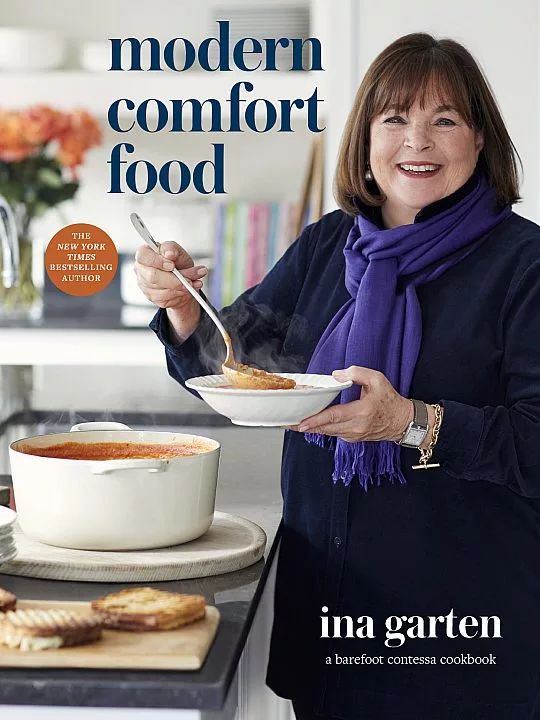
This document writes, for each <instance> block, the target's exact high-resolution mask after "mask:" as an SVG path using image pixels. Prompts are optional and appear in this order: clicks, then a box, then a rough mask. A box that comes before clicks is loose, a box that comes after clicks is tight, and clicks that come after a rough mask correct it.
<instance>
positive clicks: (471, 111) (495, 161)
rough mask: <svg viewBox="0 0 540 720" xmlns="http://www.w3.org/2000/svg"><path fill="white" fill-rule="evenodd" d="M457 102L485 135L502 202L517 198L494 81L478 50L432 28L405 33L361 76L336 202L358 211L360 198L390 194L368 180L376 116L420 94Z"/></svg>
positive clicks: (514, 165) (484, 156)
mask: <svg viewBox="0 0 540 720" xmlns="http://www.w3.org/2000/svg"><path fill="white" fill-rule="evenodd" d="M429 97H436V98H440V99H441V100H442V101H443V102H451V103H452V105H453V106H454V107H455V108H456V110H457V111H458V112H459V113H460V115H461V116H462V117H463V119H464V120H465V122H466V123H467V124H468V125H469V127H471V128H474V129H475V130H477V131H480V132H482V133H483V137H484V147H483V149H482V150H481V152H480V155H479V158H478V166H479V167H480V168H482V169H483V171H484V172H485V174H486V176H487V179H488V182H489V184H490V185H491V186H492V187H493V188H494V189H495V192H496V194H497V202H498V203H499V205H502V206H504V205H508V204H511V203H514V202H516V201H518V200H519V199H520V198H519V187H518V184H519V180H518V162H519V164H520V166H521V159H520V157H519V155H518V153H517V150H516V148H515V146H514V143H513V142H512V140H511V139H510V136H509V134H508V130H507V129H506V126H505V124H504V120H503V119H502V116H501V113H500V111H499V108H498V106H497V102H496V100H495V98H494V96H493V92H492V90H491V87H490V85H489V83H488V81H487V80H486V78H485V77H484V75H483V74H482V71H481V70H480V67H479V66H478V64H477V62H476V61H475V59H474V58H473V56H472V55H471V54H470V53H469V52H468V50H466V49H465V48H464V47H463V45H460V44H459V43H457V42H455V41H454V40H449V39H443V40H436V39H435V38H434V37H432V36H431V35H428V34H426V33H412V34H411V35H404V36H403V37H401V38H399V39H398V40H396V41H394V42H393V43H392V44H391V45H389V46H388V47H387V48H386V49H385V50H383V51H382V53H380V55H378V56H377V58H375V60H374V61H373V63H372V64H371V66H370V67H369V69H368V71H367V73H366V74H365V76H364V79H363V80H362V83H361V85H360V87H359V88H358V92H357V93H356V98H355V100H354V105H353V107H352V110H351V112H350V113H349V117H348V119H347V123H346V125H345V130H344V132H343V137H342V140H341V147H340V151H339V156H338V162H337V168H336V174H335V178H334V195H335V198H336V201H337V203H338V205H339V206H340V207H341V209H342V210H344V211H345V212H346V213H348V214H349V215H357V214H358V209H359V206H361V205H362V204H364V205H370V206H380V205H382V204H383V202H384V201H385V199H386V198H385V196H384V194H382V193H381V192H380V191H379V188H378V187H377V185H376V183H375V182H374V181H369V180H366V178H365V172H366V169H367V167H368V162H369V140H370V125H371V120H372V119H373V118H374V117H375V116H376V115H379V114H380V113H383V112H385V111H386V110H387V109H388V108H389V107H392V106H395V107H396V108H397V112H408V111H409V109H410V108H411V107H412V105H413V104H414V103H415V101H416V100H417V99H418V101H419V102H420V105H421V106H422V107H423V105H424V102H425V100H426V98H429Z"/></svg>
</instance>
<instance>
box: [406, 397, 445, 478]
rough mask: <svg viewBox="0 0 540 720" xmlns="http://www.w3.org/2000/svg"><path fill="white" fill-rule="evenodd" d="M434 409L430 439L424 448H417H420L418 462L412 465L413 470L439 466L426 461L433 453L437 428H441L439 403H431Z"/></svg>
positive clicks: (437, 435) (436, 438)
mask: <svg viewBox="0 0 540 720" xmlns="http://www.w3.org/2000/svg"><path fill="white" fill-rule="evenodd" d="M431 407H432V408H433V409H434V410H435V422H434V423H433V433H432V435H431V440H430V441H429V445H428V446H427V448H426V449H425V450H424V449H423V448H419V450H420V463H419V464H418V465H413V466H412V469H413V470H427V469H428V468H438V467H441V466H440V464H439V463H429V464H428V461H429V460H431V456H432V455H433V448H434V447H435V445H436V444H437V440H438V439H439V430H440V429H441V422H442V408H441V406H440V405H438V404H437V405H432V406H431Z"/></svg>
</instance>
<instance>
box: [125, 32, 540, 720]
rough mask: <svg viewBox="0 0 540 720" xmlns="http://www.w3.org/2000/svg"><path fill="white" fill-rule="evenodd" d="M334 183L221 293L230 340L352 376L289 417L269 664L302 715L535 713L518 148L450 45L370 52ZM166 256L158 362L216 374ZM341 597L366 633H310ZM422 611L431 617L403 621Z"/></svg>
mask: <svg viewBox="0 0 540 720" xmlns="http://www.w3.org/2000/svg"><path fill="white" fill-rule="evenodd" d="M335 190H336V198H337V201H338V204H339V205H340V207H341V208H342V209H341V210H338V211H335V212H332V213H330V214H328V215H325V216H324V217H323V218H322V219H321V220H320V221H318V222H316V223H315V224H313V225H311V226H310V227H308V228H306V229H305V230H304V232H303V233H302V234H301V236H300V237H299V239H298V240H297V241H296V242H295V243H294V244H293V245H292V247H291V248H290V249H289V250H288V252H287V253H286V254H285V256H284V257H283V258H282V259H281V260H280V261H279V262H278V263H277V265H276V266H275V267H274V268H273V269H272V271H271V272H270V273H269V274H268V276H267V277H266V278H265V279H264V280H263V281H262V282H261V283H260V284H259V285H258V286H256V287H254V288H251V289H250V290H248V291H246V292H245V293H244V294H243V295H241V296H240V297H239V298H238V299H237V300H236V302H235V303H233V305H231V306H230V307H228V308H225V309H224V310H223V311H222V317H223V320H224V322H225V324H226V325H227V327H228V328H229V330H230V332H231V333H232V335H233V342H234V343H235V348H236V347H241V348H242V350H243V352H242V360H243V361H246V362H251V363H254V364H259V365H260V366H262V367H264V368H266V369H276V370H281V371H301V372H303V371H305V370H306V369H307V368H308V369H309V371H313V372H325V373H331V372H332V371H336V372H335V373H334V374H335V376H336V377H338V378H339V379H347V378H348V379H351V380H352V381H353V383H354V385H353V387H352V388H351V390H349V391H346V392H344V393H342V397H341V402H340V403H339V404H335V405H332V406H331V407H330V408H327V409H326V410H324V411H322V412H321V413H319V414H318V415H316V416H314V417H311V418H306V420H304V421H303V422H302V423H301V424H300V425H299V426H298V427H296V428H292V429H290V430H289V431H287V432H286V434H285V441H284V451H283V466H282V492H283V499H284V509H283V533H282V540H281V548H280V555H279V564H278V573H277V584H276V603H275V620H274V628H273V635H272V646H271V653H270V664H269V669H268V678H267V679H268V683H269V685H270V687H271V688H273V689H274V690H275V692H276V693H278V694H279V695H282V696H284V697H288V698H292V699H293V702H294V706H295V711H296V714H297V717H298V718H299V719H300V720H305V719H307V718H343V719H345V720H353V719H357V718H358V719H360V718H361V719H362V720H373V719H375V718H377V719H379V718H394V719H399V720H405V718H407V719H409V718H410V719H411V720H413V719H414V720H441V719H443V718H452V719H454V718H460V719H463V718H470V719H471V720H472V718H474V720H479V719H480V718H490V720H494V719H497V720H499V719H500V720H502V719H505V720H506V719H507V718H508V719H509V718H512V719H513V720H516V719H518V718H519V719H521V718H523V719H524V718H533V717H540V709H539V707H540V704H539V707H537V698H538V697H539V693H538V689H539V684H540V677H539V676H540V652H539V650H540V633H539V630H538V622H537V612H538V608H539V607H540V573H539V572H538V570H537V568H538V557H539V556H540V283H539V280H538V279H539V278H540V230H539V228H538V226H537V225H535V224H534V223H531V222H529V221H527V220H525V219H524V218H522V217H520V216H518V215H516V214H514V213H512V211H511V205H512V203H514V202H515V201H516V200H518V188H517V170H516V154H515V150H514V147H513V145H512V142H511V140H510V138H509V136H508V133H507V131H506V128H505V126H504V123H503V120H502V118H501V115H500V113H499V110H498V108H497V105H496V102H495V100H494V98H493V96H492V94H491V91H490V89H489V86H488V85H487V83H486V81H485V80H484V78H483V76H482V73H481V71H480V70H479V68H478V66H477V64H476V62H475V61H474V59H473V58H472V57H471V55H470V54H469V53H468V52H467V51H466V50H465V49H464V48H463V47H462V46H461V45H459V44H457V43H455V42H453V41H451V40H442V41H437V40H435V39H434V38H432V37H431V36H429V35H425V34H413V35H408V36H406V37H403V38H400V39H399V40H397V41H396V42H394V43H392V44H391V45H390V46H389V47H388V48H386V50H384V51H383V52H382V53H381V54H380V55H379V57H378V58H377V59H376V60H375V61H374V63H373V64H372V66H371V67H370V69H369V70H368V72H367V74H366V76H365V78H364V80H363V82H362V85H361V86H360V88H359V90H358V94H357V96H356V99H355V102H354V105H353V108H352V111H351V113H350V116H349V119H348V122H347V126H346V128H345V133H344V137H343V142H342V148H341V153H340V157H339V161H338V167H337V173H336V182H335ZM161 253H162V256H161V257H160V256H158V255H154V254H153V253H152V252H151V251H149V250H148V249H147V248H146V247H142V248H140V249H139V251H138V253H137V267H136V270H137V274H138V278H139V283H140V286H141V288H142V289H143V291H144V292H145V293H146V295H147V297H149V298H150V299H151V300H152V301H153V302H155V303H156V304H157V305H159V306H160V308H161V309H160V310H159V311H158V313H157V315H156V317H155V319H154V321H153V323H152V327H153V329H154V330H155V331H156V332H157V334H158V336H159V338H160V339H161V341H162V342H163V343H164V345H165V351H166V356H167V363H168V368H169V372H170V374H171V375H172V377H174V378H175V379H177V380H178V381H179V382H183V381H184V380H185V379H187V378H188V377H191V376H196V375H201V374H205V373H212V372H216V371H217V367H218V363H217V362H216V361H215V359H213V358H215V354H214V351H213V350H212V346H211V345H210V344H211V343H213V342H214V343H215V348H216V352H218V348H219V347H220V345H219V342H220V341H219V339H217V337H216V333H215V331H214V327H213V326H212V324H211V322H209V320H208V318H206V317H204V316H201V315H200V313H199V307H198V305H197V304H195V303H194V302H193V300H192V299H191V298H190V297H189V296H188V295H187V293H185V292H184V291H183V289H182V288H181V287H179V286H178V284H177V282H176V280H175V278H174V277H172V276H171V274H170V273H169V272H168V270H170V269H171V268H172V263H173V262H174V263H175V265H176V267H177V268H179V269H181V270H183V272H184V274H185V275H186V277H188V278H189V279H190V280H191V281H192V282H193V284H194V286H195V287H196V288H201V285H202V280H201V277H202V276H204V274H205V269H204V268H197V267H193V262H192V260H191V258H190V257H189V256H188V255H187V253H186V252H185V251H184V250H182V249H181V248H180V247H179V246H178V245H176V244H175V243H165V244H164V245H162V249H161ZM209 358H211V359H209ZM411 400H414V401H415V402H414V403H413V402H412V401H411ZM426 411H427V416H428V417H427V420H426V417H425V414H426ZM413 420H415V422H416V424H413V423H412V421H413ZM398 443H399V444H401V447H400V446H399V445H398ZM419 451H421V452H420V453H419ZM413 466H417V467H418V466H420V469H413ZM426 466H427V467H426ZM331 616H336V617H344V616H349V617H351V618H352V619H353V621H354V623H355V624H354V628H355V632H356V629H357V627H358V624H357V623H356V618H360V616H364V620H363V621H360V624H362V623H364V626H365V627H367V625H365V623H367V621H366V620H365V618H366V617H369V618H371V619H372V621H373V628H372V632H371V633H369V632H367V631H365V632H364V635H362V631H361V630H360V631H359V632H358V634H356V635H355V634H354V633H353V634H352V637H346V629H345V624H343V625H342V628H343V630H342V633H341V635H342V637H341V638H339V637H334V635H337V634H338V633H334V632H333V630H332V629H331V631H330V633H327V634H329V635H330V637H323V635H324V632H323V630H322V628H323V621H322V619H321V618H325V617H331ZM415 616H419V617H420V618H424V619H425V622H426V623H428V622H429V621H428V618H430V617H432V618H435V619H436V620H434V621H433V622H434V623H435V624H436V627H434V628H432V630H431V631H430V632H428V630H427V629H426V628H428V625H427V624H426V625H425V627H424V633H423V634H422V630H421V628H420V625H419V621H417V622H416V629H414V628H413V629H411V631H410V635H407V634H406V630H407V628H408V627H409V626H411V627H412V625H413V624H414V622H413V620H410V621H409V620H408V618H414V617H415ZM466 616H472V617H473V618H476V619H477V622H478V626H477V628H479V627H480V619H481V618H482V617H485V618H491V620H489V623H491V625H490V628H491V632H489V631H486V632H485V633H480V631H479V630H478V629H477V631H474V630H470V632H468V631H467V629H466V627H465V632H463V630H464V626H463V625H459V623H460V620H461V619H462V618H465V617H466ZM445 618H446V620H445ZM464 622H465V623H470V625H469V628H473V627H474V622H473V620H466V621H464ZM497 622H499V627H498V630H499V631H498V630H497ZM387 623H389V624H388V625H387ZM400 623H401V631H402V632H401V633H399V632H396V633H394V632H393V631H397V630H399V625H400ZM330 627H331V628H333V625H332V623H331V624H330ZM460 628H461V629H460ZM401 635H402V638H401ZM481 635H483V637H482V636H481ZM498 635H500V636H501V637H499V636H498ZM400 638H401V639H400ZM349 657H352V658H353V659H352V660H351V661H350V662H347V663H346V662H345V661H344V660H343V658H349ZM354 658H356V660H355V659H354ZM448 658H450V659H448ZM482 662H484V663H487V664H479V663H482ZM535 709H536V714H535Z"/></svg>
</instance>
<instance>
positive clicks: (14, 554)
mask: <svg viewBox="0 0 540 720" xmlns="http://www.w3.org/2000/svg"><path fill="white" fill-rule="evenodd" d="M16 557H17V548H14V549H13V550H11V551H10V552H9V553H6V555H1V556H0V565H2V564H3V563H7V562H11V560H13V559H14V558H16Z"/></svg>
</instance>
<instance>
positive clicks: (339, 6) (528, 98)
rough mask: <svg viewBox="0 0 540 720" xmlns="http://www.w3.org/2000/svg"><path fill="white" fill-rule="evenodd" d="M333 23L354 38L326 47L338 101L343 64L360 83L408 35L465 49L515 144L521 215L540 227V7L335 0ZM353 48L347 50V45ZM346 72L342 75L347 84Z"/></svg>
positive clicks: (335, 132) (336, 131) (519, 1)
mask: <svg viewBox="0 0 540 720" xmlns="http://www.w3.org/2000/svg"><path fill="white" fill-rule="evenodd" d="M332 6H333V11H332V14H331V16H329V21H331V19H332V18H335V20H334V22H335V23H336V25H339V17H340V15H341V16H342V17H348V18H351V15H352V16H353V20H352V22H353V24H354V28H353V33H352V35H353V37H354V40H350V38H351V33H350V30H349V28H348V27H347V26H343V27H342V28H341V29H342V33H341V39H340V40H339V42H334V44H333V45H332V43H330V44H329V46H328V53H327V64H328V66H329V67H330V68H331V76H330V77H329V78H328V80H329V83H328V85H329V88H332V91H333V92H334V95H337V96H338V94H339V90H338V89H337V88H336V86H339V85H340V79H341V78H340V70H338V69H337V68H338V66H339V64H340V63H343V62H350V63H353V64H355V65H356V71H357V74H356V82H357V84H358V83H359V81H360V79H361V78H362V76H363V75H364V73H365V71H366V70H367V68H368V66H369V64H370V63H371V62H372V60H373V59H374V58H375V56H376V55H377V54H378V53H379V52H380V51H381V50H382V49H383V48H384V47H386V46H387V45H388V44H389V43H390V42H392V41H393V40H395V39H396V38H397V37H399V36H401V35H405V34H407V33H410V32H429V33H432V34H434V35H436V36H438V37H451V38H453V39H455V40H457V41H458V42H461V43H462V44H463V45H465V47H467V49H468V50H469V51H470V52H471V53H472V54H473V55H474V56H475V58H476V59H477V60H478V61H479V63H480V64H481V66H482V68H483V69H484V71H485V73H486V75H487V78H488V80H489V82H490V83H491V86H492V88H493V90H494V92H495V96H496V97H497V100H498V102H499V105H500V107H501V110H502V113H503V116H504V118H505V121H506V123H507V126H508V129H509V132H510V136H511V137H512V139H513V141H514V144H515V145H516V147H517V149H518V152H519V154H520V155H521V158H522V160H523V166H524V182H523V185H522V195H523V198H524V201H523V202H522V203H520V204H519V205H518V206H517V208H516V209H517V211H518V212H519V213H520V214H522V215H525V216H526V217H529V218H531V219H532V220H535V221H536V222H540V122H539V112H540V72H539V54H540V53H539V48H540V27H539V25H540V9H539V2H538V0H513V2H511V3H508V2H501V3H498V2H496V1H495V0H452V2H448V3H434V2H432V0H409V1H408V2H403V0H380V1H378V2H377V1H374V0H337V2H336V3H332ZM347 44H348V45H349V47H348V48H347V47H346V45H347ZM347 72H348V68H345V76H347ZM346 92H348V90H347V88H346V87H345V88H343V93H342V94H341V98H340V107H338V108H337V109H336V111H335V112H336V115H335V116H331V117H330V119H329V130H330V134H331V136H332V137H331V138H329V143H328V145H329V156H328V164H329V166H332V165H333V163H334V162H335V154H334V151H335V147H336V143H335V137H336V136H339V135H340V133H341V130H340V124H339V121H340V120H341V117H342V115H343V105H347V106H348V107H350V105H351V103H352V99H353V98H352V97H350V98H347V96H346V94H345V93H346Z"/></svg>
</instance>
